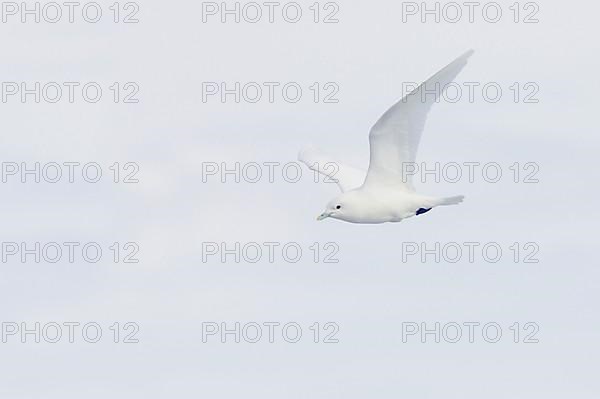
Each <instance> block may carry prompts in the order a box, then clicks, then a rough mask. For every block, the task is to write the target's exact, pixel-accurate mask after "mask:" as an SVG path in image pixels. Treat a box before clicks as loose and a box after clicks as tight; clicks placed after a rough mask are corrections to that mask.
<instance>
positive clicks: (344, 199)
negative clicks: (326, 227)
mask: <svg viewBox="0 0 600 399" xmlns="http://www.w3.org/2000/svg"><path fill="white" fill-rule="evenodd" d="M355 202H356V201H355V199H354V196H353V194H352V192H350V191H349V192H346V193H342V194H341V195H339V196H338V197H336V198H334V199H333V200H331V201H329V203H328V204H327V206H326V207H325V211H324V212H323V213H322V214H320V215H319V217H318V218H317V220H323V219H326V218H334V219H341V220H347V219H348V218H351V217H352V216H353V215H354V208H355V206H354V203H355Z"/></svg>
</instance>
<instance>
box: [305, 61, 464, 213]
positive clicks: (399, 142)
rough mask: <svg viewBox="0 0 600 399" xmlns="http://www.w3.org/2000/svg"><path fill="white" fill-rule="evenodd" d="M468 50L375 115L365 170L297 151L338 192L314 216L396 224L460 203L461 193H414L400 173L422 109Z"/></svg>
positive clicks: (411, 154)
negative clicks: (330, 182) (440, 194)
mask: <svg viewBox="0 0 600 399" xmlns="http://www.w3.org/2000/svg"><path fill="white" fill-rule="evenodd" d="M472 53H473V51H469V52H467V53H465V54H463V55H462V56H460V57H459V58H457V59H456V60H454V61H453V62H452V63H451V64H450V65H448V66H447V67H445V68H444V69H442V70H441V71H439V72H438V73H437V74H435V75H433V76H432V77H431V78H430V79H429V80H427V81H426V82H425V83H423V84H422V85H420V86H419V87H418V88H417V89H415V90H414V91H413V92H411V93H410V94H408V95H407V96H406V97H404V98H403V99H402V100H400V101H399V102H397V103H396V104H395V105H393V106H392V107H391V108H390V109H389V110H388V111H387V112H386V113H384V114H383V116H382V117H381V118H379V120H378V121H377V123H375V125H374V126H373V128H372V129H371V133H370V134H369V143H370V147H371V148H370V154H371V156H370V162H369V169H368V171H367V172H366V173H365V172H363V171H361V170H360V169H357V168H354V167H352V166H348V165H344V164H341V163H339V162H336V161H334V160H332V159H330V158H328V157H326V156H324V155H322V154H320V153H318V152H317V151H315V150H313V149H312V148H311V149H307V150H304V151H302V152H301V153H300V155H299V157H298V158H299V160H300V161H302V162H304V163H305V164H306V165H307V166H308V167H309V168H310V169H313V170H316V171H318V172H319V173H322V174H324V175H326V176H328V177H329V178H331V179H333V180H335V181H336V182H337V183H338V185H339V187H340V189H341V190H342V194H341V195H339V196H338V197H336V198H334V199H333V200H332V201H330V202H329V204H328V205H327V207H326V209H325V212H323V213H322V214H321V216H319V218H318V220H322V219H325V218H328V217H332V218H335V219H339V220H343V221H346V222H351V223H363V224H374V223H386V222H400V221H402V220H404V219H407V218H410V217H412V216H416V215H421V214H424V213H426V212H428V211H429V210H431V209H433V208H435V207H437V206H440V205H454V204H458V203H460V202H462V200H463V198H464V197H463V196H455V197H448V198H434V197H430V196H426V195H422V194H418V193H417V192H416V191H415V190H414V187H413V185H412V182H411V180H410V175H409V174H407V173H405V172H406V166H408V165H414V162H415V158H416V153H417V149H418V146H419V141H420V139H421V133H422V131H423V128H424V126H425V120H426V119H427V113H428V112H429V110H430V109H431V106H432V105H433V104H434V103H435V102H436V101H437V99H438V98H439V96H440V95H441V94H442V93H443V91H444V89H445V87H446V86H447V85H448V84H449V83H451V82H452V80H454V78H455V77H456V76H457V75H458V73H459V72H460V71H461V70H462V68H463V67H464V66H465V65H466V63H467V59H468V58H469V57H470V56H471V54H472ZM436 88H437V90H434V95H432V94H431V92H432V89H436ZM330 166H333V167H330Z"/></svg>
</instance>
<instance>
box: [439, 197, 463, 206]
mask: <svg viewBox="0 0 600 399" xmlns="http://www.w3.org/2000/svg"><path fill="white" fill-rule="evenodd" d="M464 199H465V196H464V195H457V196H455V197H447V198H441V199H440V201H439V203H438V205H456V204H460V203H461V202H463V200H464Z"/></svg>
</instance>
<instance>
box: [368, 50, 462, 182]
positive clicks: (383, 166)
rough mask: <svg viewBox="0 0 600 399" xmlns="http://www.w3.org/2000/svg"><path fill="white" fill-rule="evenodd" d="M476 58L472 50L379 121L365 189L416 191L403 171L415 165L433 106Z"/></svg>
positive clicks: (371, 140) (371, 136)
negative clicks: (376, 187) (472, 58)
mask: <svg viewBox="0 0 600 399" xmlns="http://www.w3.org/2000/svg"><path fill="white" fill-rule="evenodd" d="M472 54H473V50H469V51H467V52H466V53H464V54H463V55H461V56H460V57H458V58H457V59H456V60H454V61H452V63H450V64H449V65H448V66H446V67H445V68H444V69H442V70H441V71H439V72H438V73H436V74H435V75H433V76H432V77H431V78H429V79H428V80H427V81H426V82H424V83H422V84H421V85H420V86H419V87H417V88H416V89H415V90H413V91H412V92H411V93H410V94H408V95H407V96H406V97H404V98H403V99H402V100H400V101H399V102H397V103H396V104H394V105H393V106H392V107H391V108H390V109H389V110H387V111H386V113H385V114H383V115H382V116H381V118H379V120H378V121H377V122H376V123H375V125H374V126H373V127H372V128H371V133H370V134H369V143H370V146H371V159H370V162H369V170H368V172H367V178H366V180H365V187H369V186H371V187H373V186H381V185H385V186H394V187H396V188H402V189H406V190H409V191H413V190H414V189H413V186H412V182H411V181H410V176H407V174H408V173H403V167H404V168H406V165H407V164H410V163H413V162H414V161H415V157H416V154H417V149H418V147H419V141H420V140H421V133H422V132H423V128H424V126H425V120H426V119H427V113H428V112H429V110H430V109H431V106H432V105H433V104H434V103H435V102H437V101H438V98H439V96H441V94H442V93H443V92H444V89H445V88H446V86H447V85H448V84H449V83H451V82H452V81H453V80H454V78H456V76H457V75H458V74H459V72H460V71H461V70H462V69H463V67H464V66H465V65H466V64H467V60H468V58H469V57H470V56H471V55H472ZM403 175H404V176H403ZM408 175H409V174H408Z"/></svg>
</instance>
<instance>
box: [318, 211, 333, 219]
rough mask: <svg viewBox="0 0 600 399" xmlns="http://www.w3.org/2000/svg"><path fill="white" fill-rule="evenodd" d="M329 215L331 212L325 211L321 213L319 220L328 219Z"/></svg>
mask: <svg viewBox="0 0 600 399" xmlns="http://www.w3.org/2000/svg"><path fill="white" fill-rule="evenodd" d="M329 216H331V214H329V213H327V212H323V213H322V214H320V215H319V217H318V218H317V220H323V219H327V218H328V217H329Z"/></svg>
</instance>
